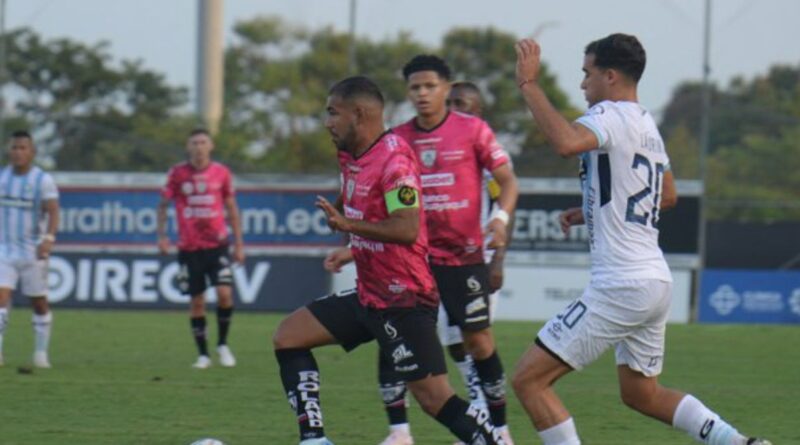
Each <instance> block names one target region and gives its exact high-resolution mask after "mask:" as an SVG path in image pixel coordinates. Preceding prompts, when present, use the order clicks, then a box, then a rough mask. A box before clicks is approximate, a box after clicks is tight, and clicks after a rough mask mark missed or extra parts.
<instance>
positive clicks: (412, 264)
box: [339, 132, 439, 309]
mask: <svg viewBox="0 0 800 445" xmlns="http://www.w3.org/2000/svg"><path fill="white" fill-rule="evenodd" d="M339 166H340V168H341V170H342V199H343V204H344V213H345V216H346V217H347V218H351V219H358V220H365V221H370V222H377V221H381V220H384V219H386V218H388V217H389V211H388V210H387V202H386V197H385V195H386V194H387V193H388V192H395V193H399V192H400V190H401V188H403V187H406V188H409V187H410V188H413V189H414V190H416V191H417V193H418V195H421V187H420V179H419V168H418V167H417V162H416V160H415V159H414V154H413V153H412V152H411V149H410V147H409V146H408V144H406V142H405V141H403V140H402V139H400V138H399V137H397V136H396V135H394V134H392V133H391V132H387V133H384V135H383V136H381V138H380V139H379V140H378V141H376V142H375V143H374V144H373V145H372V147H370V149H369V150H367V151H366V152H365V153H363V154H362V155H361V156H359V157H358V158H357V159H354V158H353V157H352V156H351V155H350V154H349V153H346V152H343V151H340V152H339ZM419 219H420V221H419V224H420V228H419V236H417V240H416V241H415V242H414V244H411V245H405V244H395V243H384V242H381V241H376V240H371V239H367V238H363V237H361V236H358V235H355V234H351V235H350V250H351V251H352V252H353V258H354V260H355V263H356V273H357V276H358V280H357V281H358V283H357V285H358V298H359V301H360V302H361V304H363V305H364V306H368V307H373V308H376V309H385V308H390V307H391V308H395V307H413V306H415V305H417V304H418V303H419V304H424V305H427V306H432V307H436V306H438V304H439V293H438V291H437V290H436V286H435V284H434V281H433V276H432V275H431V271H430V267H429V266H428V262H427V255H428V235H427V230H426V228H425V217H424V214H423V212H421V211H420V212H419Z"/></svg>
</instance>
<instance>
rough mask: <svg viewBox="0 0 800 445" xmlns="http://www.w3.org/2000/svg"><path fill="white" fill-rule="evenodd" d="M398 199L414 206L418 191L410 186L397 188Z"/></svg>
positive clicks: (406, 204) (404, 203)
mask: <svg viewBox="0 0 800 445" xmlns="http://www.w3.org/2000/svg"><path fill="white" fill-rule="evenodd" d="M397 200H398V201H400V202H401V203H402V204H403V205H405V206H412V205H414V204H416V203H417V192H416V190H414V189H413V188H411V187H408V186H403V187H400V189H399V190H397Z"/></svg>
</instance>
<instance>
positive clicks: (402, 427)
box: [389, 423, 411, 434]
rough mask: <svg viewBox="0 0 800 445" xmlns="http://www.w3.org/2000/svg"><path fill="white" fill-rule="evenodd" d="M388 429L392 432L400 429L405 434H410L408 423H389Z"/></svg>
mask: <svg viewBox="0 0 800 445" xmlns="http://www.w3.org/2000/svg"><path fill="white" fill-rule="evenodd" d="M389 431H390V432H392V433H393V432H395V431H402V432H404V433H406V434H411V425H409V424H408V423H396V424H394V425H389Z"/></svg>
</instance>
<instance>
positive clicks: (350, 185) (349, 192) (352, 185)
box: [345, 179, 356, 201]
mask: <svg viewBox="0 0 800 445" xmlns="http://www.w3.org/2000/svg"><path fill="white" fill-rule="evenodd" d="M345 189H346V192H347V199H348V201H349V200H350V199H352V198H353V192H354V191H355V189H356V181H354V180H352V179H348V180H347V186H345Z"/></svg>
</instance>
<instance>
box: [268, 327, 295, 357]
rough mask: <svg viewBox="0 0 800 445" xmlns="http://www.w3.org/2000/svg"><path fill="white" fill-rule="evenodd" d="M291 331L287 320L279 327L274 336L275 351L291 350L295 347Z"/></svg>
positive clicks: (273, 345)
mask: <svg viewBox="0 0 800 445" xmlns="http://www.w3.org/2000/svg"><path fill="white" fill-rule="evenodd" d="M290 331H291V330H290V329H288V328H287V326H286V320H283V321H282V322H281V324H279V325H278V329H277V330H276V331H275V333H274V334H272V347H273V348H274V349H275V350H278V349H289V348H292V347H293V343H292V335H291V332H290Z"/></svg>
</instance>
